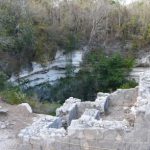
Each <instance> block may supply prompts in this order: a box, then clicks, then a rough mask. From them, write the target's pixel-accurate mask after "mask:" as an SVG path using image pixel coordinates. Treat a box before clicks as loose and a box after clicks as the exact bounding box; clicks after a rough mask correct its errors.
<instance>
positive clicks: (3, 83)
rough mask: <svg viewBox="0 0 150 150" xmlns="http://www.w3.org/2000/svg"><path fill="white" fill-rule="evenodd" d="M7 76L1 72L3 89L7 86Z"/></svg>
mask: <svg viewBox="0 0 150 150" xmlns="http://www.w3.org/2000/svg"><path fill="white" fill-rule="evenodd" d="M6 79H7V76H6V74H4V73H3V72H0V90H3V89H4V88H5V86H6Z"/></svg>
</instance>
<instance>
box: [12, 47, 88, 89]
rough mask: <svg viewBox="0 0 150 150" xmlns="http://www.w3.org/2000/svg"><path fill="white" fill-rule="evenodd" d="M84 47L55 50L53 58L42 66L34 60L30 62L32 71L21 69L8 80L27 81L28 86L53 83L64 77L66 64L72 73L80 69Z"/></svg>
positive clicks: (15, 81)
mask: <svg viewBox="0 0 150 150" xmlns="http://www.w3.org/2000/svg"><path fill="white" fill-rule="evenodd" d="M85 52H86V48H83V49H82V50H76V51H73V52H71V53H67V54H65V53H64V51H57V53H56V56H55V59H54V60H53V61H51V62H48V63H47V65H45V66H42V65H41V64H38V63H36V62H32V71H28V70H26V69H24V70H22V71H21V72H20V73H19V75H18V76H15V75H13V76H12V77H11V78H10V80H9V81H11V82H14V83H16V84H17V83H18V81H19V80H20V81H21V80H22V81H27V84H26V85H27V86H28V87H34V86H36V85H40V84H43V83H49V84H53V83H54V82H55V81H57V80H58V79H60V78H64V77H66V70H67V67H68V65H71V66H72V67H73V69H74V73H77V72H78V71H79V70H80V63H81V62H82V60H83V56H84V54H85Z"/></svg>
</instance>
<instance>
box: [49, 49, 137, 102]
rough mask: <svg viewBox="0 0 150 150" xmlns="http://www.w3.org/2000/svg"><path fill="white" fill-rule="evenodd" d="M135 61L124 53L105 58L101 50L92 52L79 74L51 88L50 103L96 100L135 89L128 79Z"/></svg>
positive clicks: (62, 80) (133, 83) (132, 82)
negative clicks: (98, 94) (71, 100)
mask: <svg viewBox="0 0 150 150" xmlns="http://www.w3.org/2000/svg"><path fill="white" fill-rule="evenodd" d="M133 64H134V59H132V58H128V57H127V58H124V57H123V56H121V55H120V54H114V55H112V56H106V55H104V54H103V53H102V52H101V51H100V50H96V51H92V52H90V53H89V54H88V55H87V56H86V58H85V60H84V64H83V65H82V68H81V70H80V72H79V73H77V74H76V75H74V76H72V77H71V76H69V77H67V78H65V79H61V80H60V81H59V82H58V83H56V84H55V85H54V86H53V87H50V91H49V92H50V93H51V96H50V98H49V101H59V102H61V103H63V102H64V100H65V99H67V98H68V97H78V98H80V99H82V100H94V98H95V96H96V93H97V92H99V91H102V92H112V91H115V90H116V89H118V88H120V87H123V88H125V87H128V88H131V87H135V86H136V85H137V84H136V83H135V82H134V81H130V80H128V74H129V72H130V71H131V68H132V67H133Z"/></svg>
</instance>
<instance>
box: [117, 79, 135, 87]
mask: <svg viewBox="0 0 150 150" xmlns="http://www.w3.org/2000/svg"><path fill="white" fill-rule="evenodd" d="M136 86H138V84H137V83H136V82H135V81H134V80H131V81H130V80H129V81H127V82H126V83H124V84H123V85H122V86H121V87H120V88H121V89H129V88H134V87H136Z"/></svg>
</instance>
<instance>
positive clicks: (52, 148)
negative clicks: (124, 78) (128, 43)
mask: <svg viewBox="0 0 150 150" xmlns="http://www.w3.org/2000/svg"><path fill="white" fill-rule="evenodd" d="M0 106H1V107H0V150H135V149H136V150H149V149H150V72H145V73H143V74H142V75H141V78H140V83H139V86H138V87H136V88H133V89H126V90H117V91H116V92H114V93H111V94H109V93H98V94H97V98H96V100H95V101H93V102H89V101H88V102H81V100H80V99H76V98H69V99H68V100H66V102H65V103H64V104H63V106H61V107H60V108H58V109H57V110H56V116H55V117H54V116H49V115H39V114H34V113H32V109H31V107H30V106H29V105H28V104H21V105H18V106H11V105H8V104H5V103H3V102H2V101H1V102H0Z"/></svg>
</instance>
